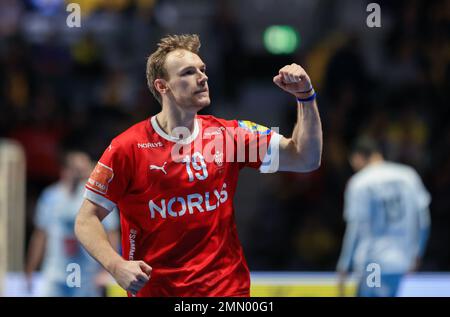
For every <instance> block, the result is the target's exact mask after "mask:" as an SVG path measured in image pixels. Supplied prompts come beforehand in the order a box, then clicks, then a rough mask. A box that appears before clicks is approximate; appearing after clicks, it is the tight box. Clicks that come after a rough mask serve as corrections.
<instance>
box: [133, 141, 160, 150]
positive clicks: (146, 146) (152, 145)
mask: <svg viewBox="0 0 450 317" xmlns="http://www.w3.org/2000/svg"><path fill="white" fill-rule="evenodd" d="M162 146H163V144H162V142H147V143H138V144H137V147H138V149H152V148H157V147H162Z"/></svg>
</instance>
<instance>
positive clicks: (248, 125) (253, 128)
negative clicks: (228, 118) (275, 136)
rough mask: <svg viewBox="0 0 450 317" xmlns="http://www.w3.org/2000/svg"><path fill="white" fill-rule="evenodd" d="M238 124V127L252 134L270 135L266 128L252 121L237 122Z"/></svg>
mask: <svg viewBox="0 0 450 317" xmlns="http://www.w3.org/2000/svg"><path fill="white" fill-rule="evenodd" d="M238 124H239V127H241V128H243V129H246V130H248V131H250V132H253V133H257V134H269V133H270V129H269V128H268V127H265V126H263V125H260V124H257V123H255V122H252V121H248V120H239V121H238Z"/></svg>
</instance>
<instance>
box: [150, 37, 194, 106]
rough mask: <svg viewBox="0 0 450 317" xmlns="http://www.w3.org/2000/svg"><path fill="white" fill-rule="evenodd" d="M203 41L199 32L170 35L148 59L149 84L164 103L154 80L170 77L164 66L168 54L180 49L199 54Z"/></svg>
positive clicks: (157, 97) (163, 39)
mask: <svg viewBox="0 0 450 317" xmlns="http://www.w3.org/2000/svg"><path fill="white" fill-rule="evenodd" d="M200 46H201V43H200V38H199V36H198V35H197V34H182V35H168V36H165V37H163V38H162V39H161V40H160V41H159V43H158V49H157V50H156V51H155V52H153V53H152V54H151V55H150V56H149V57H148V59H147V71H146V75H147V85H148V88H150V91H151V92H152V94H153V96H155V98H156V99H157V100H158V102H159V103H160V104H162V100H161V94H160V93H159V92H158V91H157V90H156V89H155V85H154V81H155V79H157V78H163V79H168V78H167V77H168V75H167V71H166V69H165V68H164V62H165V61H166V57H167V54H169V53H170V52H173V51H175V50H178V49H183V50H187V51H190V52H192V53H194V54H198V51H199V49H200Z"/></svg>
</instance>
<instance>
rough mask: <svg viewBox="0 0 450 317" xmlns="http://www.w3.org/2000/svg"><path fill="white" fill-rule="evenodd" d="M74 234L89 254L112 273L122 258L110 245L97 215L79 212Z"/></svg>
mask: <svg viewBox="0 0 450 317" xmlns="http://www.w3.org/2000/svg"><path fill="white" fill-rule="evenodd" d="M75 234H76V236H77V239H78V240H79V241H80V243H81V244H82V245H83V247H84V248H85V249H86V250H87V251H88V252H89V254H90V255H91V256H92V257H93V258H94V259H96V260H97V261H98V262H99V263H100V264H101V265H102V266H103V267H104V268H105V269H106V270H107V271H108V272H110V273H111V274H113V271H114V267H115V266H116V264H117V263H118V262H120V261H123V259H122V257H121V256H120V255H119V254H118V253H117V252H116V251H115V250H114V248H113V247H112V246H111V243H110V242H109V239H108V236H107V234H106V232H105V230H104V228H103V226H102V224H101V222H100V220H99V219H98V217H97V216H95V215H91V214H83V213H81V212H80V214H79V215H78V216H77V219H76V222H75Z"/></svg>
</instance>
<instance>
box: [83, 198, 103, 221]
mask: <svg viewBox="0 0 450 317" xmlns="http://www.w3.org/2000/svg"><path fill="white" fill-rule="evenodd" d="M108 214H109V210H107V209H105V208H104V207H102V206H100V205H97V204H95V203H94V202H92V201H90V200H89V199H84V201H83V204H82V205H81V208H80V211H79V217H81V218H89V217H93V216H95V217H97V218H98V219H99V220H100V221H102V220H103V219H104V218H105V217H106V216H107V215H108Z"/></svg>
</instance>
